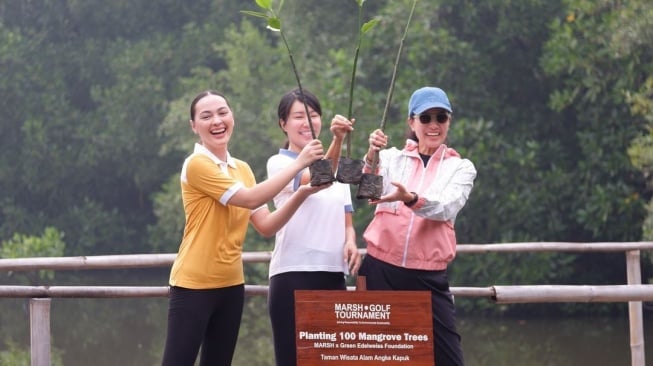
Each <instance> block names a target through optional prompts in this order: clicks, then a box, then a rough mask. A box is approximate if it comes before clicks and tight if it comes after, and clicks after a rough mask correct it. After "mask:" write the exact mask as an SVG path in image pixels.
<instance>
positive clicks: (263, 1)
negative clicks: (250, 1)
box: [256, 0, 272, 10]
mask: <svg viewBox="0 0 653 366" xmlns="http://www.w3.org/2000/svg"><path fill="white" fill-rule="evenodd" d="M256 5H258V6H259V7H261V8H263V9H266V10H272V0H256Z"/></svg>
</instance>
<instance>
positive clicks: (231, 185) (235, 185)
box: [185, 155, 243, 205]
mask: <svg viewBox="0 0 653 366" xmlns="http://www.w3.org/2000/svg"><path fill="white" fill-rule="evenodd" d="M185 178H186V181H187V183H188V184H189V185H190V186H192V187H194V188H195V189H197V190H199V191H200V192H202V193H204V194H206V195H207V196H210V197H212V198H214V199H215V200H217V201H220V202H221V203H222V204H223V205H224V204H226V202H228V201H229V198H231V196H233V195H234V194H235V193H236V192H237V191H238V189H240V188H242V187H243V184H242V183H241V182H239V181H237V180H236V179H234V178H232V177H230V176H229V175H228V174H225V173H224V172H222V170H221V169H220V167H219V166H218V165H217V164H215V163H214V162H213V161H212V160H211V159H210V158H209V157H205V156H202V155H197V156H194V157H192V158H191V159H189V161H188V165H187V166H186V169H185Z"/></svg>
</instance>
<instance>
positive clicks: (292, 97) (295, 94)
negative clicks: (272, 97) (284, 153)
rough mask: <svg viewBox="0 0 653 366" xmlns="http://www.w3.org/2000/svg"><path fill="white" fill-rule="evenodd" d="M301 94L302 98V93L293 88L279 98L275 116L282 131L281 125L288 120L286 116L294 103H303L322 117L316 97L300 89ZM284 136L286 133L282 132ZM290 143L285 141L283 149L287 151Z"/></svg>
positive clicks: (320, 107)
mask: <svg viewBox="0 0 653 366" xmlns="http://www.w3.org/2000/svg"><path fill="white" fill-rule="evenodd" d="M302 92H303V96H304V97H303V98H302V93H300V92H299V88H295V89H293V90H291V91H289V92H287V93H286V94H284V95H283V97H281V100H280V101H279V107H278V108H277V116H278V117H279V121H278V123H279V127H280V128H281V130H282V131H283V125H284V124H285V122H286V121H287V120H288V116H289V115H290V109H291V108H292V105H293V104H294V103H295V102H296V101H300V102H303V103H305V104H306V105H307V106H309V107H310V108H311V109H313V110H314V111H315V112H316V113H317V114H319V115H320V116H321V115H322V106H321V105H320V101H319V100H318V99H317V97H316V96H315V95H314V94H313V93H311V92H309V91H307V90H306V89H304V88H302ZM283 133H284V134H285V133H286V131H283ZM289 144H290V142H289V141H288V140H287V139H286V142H285V143H284V145H283V148H284V149H287V148H288V146H289Z"/></svg>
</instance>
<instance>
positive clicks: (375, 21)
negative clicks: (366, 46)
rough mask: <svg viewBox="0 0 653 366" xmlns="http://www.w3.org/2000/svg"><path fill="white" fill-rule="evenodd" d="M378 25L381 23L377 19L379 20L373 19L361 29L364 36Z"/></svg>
mask: <svg viewBox="0 0 653 366" xmlns="http://www.w3.org/2000/svg"><path fill="white" fill-rule="evenodd" d="M378 23H379V19H377V18H375V19H372V20H370V21H369V22H367V23H365V24H363V26H362V27H361V31H362V32H363V34H365V33H367V32H368V31H369V30H371V29H372V28H374V26H376V25H377V24H378Z"/></svg>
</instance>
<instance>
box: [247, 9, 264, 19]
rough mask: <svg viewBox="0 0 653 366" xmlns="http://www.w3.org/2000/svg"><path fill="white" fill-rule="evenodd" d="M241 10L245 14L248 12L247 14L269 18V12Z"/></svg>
mask: <svg viewBox="0 0 653 366" xmlns="http://www.w3.org/2000/svg"><path fill="white" fill-rule="evenodd" d="M240 12H241V13H243V14H246V15H251V16H253V17H257V18H263V19H267V18H268V15H267V14H263V13H259V12H257V11H249V10H241V11H240Z"/></svg>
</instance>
